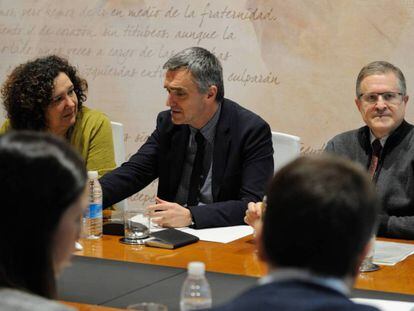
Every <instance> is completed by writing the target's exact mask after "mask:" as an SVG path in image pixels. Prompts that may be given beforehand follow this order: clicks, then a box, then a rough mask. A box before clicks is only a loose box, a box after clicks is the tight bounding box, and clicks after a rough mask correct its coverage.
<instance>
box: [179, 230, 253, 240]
mask: <svg viewBox="0 0 414 311" xmlns="http://www.w3.org/2000/svg"><path fill="white" fill-rule="evenodd" d="M179 230H182V231H184V232H187V233H190V234H193V235H195V236H198V238H199V239H200V240H202V241H209V242H218V243H229V242H232V241H235V240H238V239H241V238H243V237H245V236H247V235H249V234H252V233H253V228H252V227H250V226H232V227H219V228H209V229H191V228H181V229H179Z"/></svg>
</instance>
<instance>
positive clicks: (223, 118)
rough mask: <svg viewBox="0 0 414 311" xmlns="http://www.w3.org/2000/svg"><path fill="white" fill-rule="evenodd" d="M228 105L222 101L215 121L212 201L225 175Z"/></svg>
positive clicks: (229, 117) (227, 148)
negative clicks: (218, 116) (218, 115)
mask: <svg viewBox="0 0 414 311" xmlns="http://www.w3.org/2000/svg"><path fill="white" fill-rule="evenodd" d="M229 108H230V107H229V106H228V105H226V100H224V102H223V103H222V108H221V114H220V119H219V121H218V123H217V128H216V135H215V138H214V151H213V172H212V185H211V187H212V193H213V199H214V201H216V200H217V197H218V194H219V192H220V187H221V184H222V181H223V177H224V175H225V171H226V166H227V160H228V152H229V150H230V145H231V140H230V125H231V112H230V111H229Z"/></svg>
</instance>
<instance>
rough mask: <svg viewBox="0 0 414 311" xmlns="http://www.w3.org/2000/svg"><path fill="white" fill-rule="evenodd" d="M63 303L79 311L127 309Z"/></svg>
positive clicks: (118, 310)
mask: <svg viewBox="0 0 414 311" xmlns="http://www.w3.org/2000/svg"><path fill="white" fill-rule="evenodd" d="M61 303H63V304H65V305H67V306H69V307H73V308H75V309H76V310H78V311H120V310H125V309H118V308H110V307H103V306H98V305H89V304H86V303H79V302H69V301H61Z"/></svg>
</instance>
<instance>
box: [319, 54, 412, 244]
mask: <svg viewBox="0 0 414 311" xmlns="http://www.w3.org/2000/svg"><path fill="white" fill-rule="evenodd" d="M407 102H408V95H407V93H406V85H405V78H404V75H403V73H402V72H401V70H400V69H399V68H397V67H396V66H394V65H392V64H390V63H388V62H384V61H377V62H372V63H370V64H368V65H367V66H365V67H364V68H362V70H361V71H360V73H359V75H358V78H357V81H356V99H355V103H356V106H357V107H358V110H359V112H360V113H361V116H362V119H363V120H364V122H365V123H366V126H364V127H361V128H359V129H356V130H353V131H348V132H345V133H342V134H339V135H337V136H335V137H334V138H333V139H331V140H330V141H329V142H328V144H327V146H326V149H325V150H326V151H327V152H331V153H335V154H339V155H343V156H345V157H347V158H349V159H351V160H353V161H356V162H358V163H360V164H362V165H363V166H364V167H366V169H367V170H368V173H369V174H370V176H371V179H372V181H373V182H375V183H376V187H377V191H378V193H379V195H380V197H381V199H382V205H383V209H382V212H381V215H380V224H379V229H378V235H379V236H386V237H395V238H403V239H414V127H413V125H411V124H409V123H407V122H406V121H405V120H404V116H405V108H406V106H407Z"/></svg>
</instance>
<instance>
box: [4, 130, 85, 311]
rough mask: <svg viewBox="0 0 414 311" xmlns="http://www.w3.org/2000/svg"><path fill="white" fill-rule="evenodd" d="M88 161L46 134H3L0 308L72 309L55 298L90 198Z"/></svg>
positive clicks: (64, 143)
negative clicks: (88, 190) (59, 279)
mask: <svg viewBox="0 0 414 311" xmlns="http://www.w3.org/2000/svg"><path fill="white" fill-rule="evenodd" d="M86 180H87V176H86V169H85V165H84V161H83V160H82V159H81V157H80V156H79V155H78V154H77V153H76V152H75V150H73V149H72V147H71V146H70V145H69V144H67V143H66V142H65V141H63V140H61V139H59V138H57V137H55V136H52V135H50V134H47V133H36V132H27V131H20V132H17V131H14V132H10V133H7V134H5V135H2V136H1V137H0V193H1V200H2V202H1V204H2V218H3V219H5V220H6V221H4V222H3V224H2V225H1V226H0V240H1V241H0V245H1V252H0V310H21V311H24V310H36V311H37V310H39V311H40V310H62V311H63V310H72V308H69V307H66V306H65V305H62V304H60V303H58V302H55V301H53V300H52V299H54V298H56V281H55V278H56V277H57V276H58V275H59V274H60V273H61V272H62V270H63V268H64V267H65V266H67V265H68V263H69V261H70V258H71V255H72V252H73V251H74V245H75V241H76V240H77V239H78V238H79V233H80V228H81V216H82V213H83V210H84V209H85V208H86V206H87V203H88V196H87V189H86Z"/></svg>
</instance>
